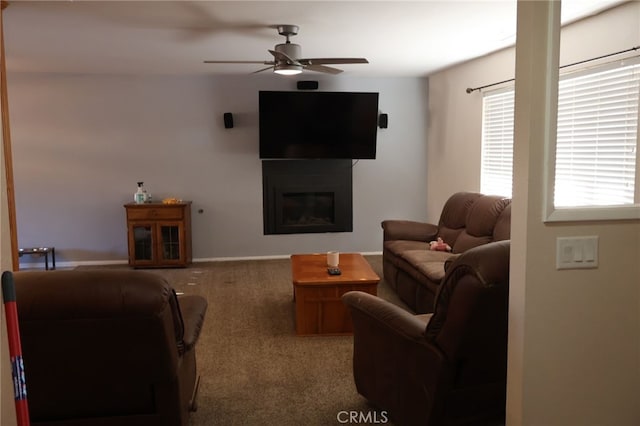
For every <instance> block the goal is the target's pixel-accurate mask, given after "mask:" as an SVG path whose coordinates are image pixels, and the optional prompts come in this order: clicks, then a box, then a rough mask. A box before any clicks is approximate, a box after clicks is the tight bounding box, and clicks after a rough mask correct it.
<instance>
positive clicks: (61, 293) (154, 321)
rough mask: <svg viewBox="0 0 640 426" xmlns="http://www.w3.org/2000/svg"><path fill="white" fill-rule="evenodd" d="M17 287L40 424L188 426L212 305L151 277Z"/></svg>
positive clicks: (53, 278)
mask: <svg viewBox="0 0 640 426" xmlns="http://www.w3.org/2000/svg"><path fill="white" fill-rule="evenodd" d="M14 280H15V287H16V301H17V308H18V317H19V323H20V335H21V340H22V352H23V359H24V366H25V376H26V384H27V394H28V405H29V413H30V418H31V424H33V425H47V426H53V425H55V426H72V425H73V426H98V425H101V426H106V425H109V426H124V425H131V426H134V425H135V426H147V425H148V426H152V425H153V426H164V425H166V426H184V425H187V423H188V416H189V411H190V410H192V409H194V408H195V397H196V394H197V388H198V376H197V372H196V355H195V345H196V342H197V340H198V336H199V334H200V330H201V328H202V324H203V321H204V317H205V313H206V309H207V301H206V299H204V298H203V297H201V296H194V295H189V296H187V295H185V296H176V294H175V292H174V291H173V289H172V288H171V287H170V286H169V284H168V283H167V281H166V280H165V279H164V278H162V277H160V276H159V275H156V274H153V273H151V272H143V271H115V270H91V271H64V270H62V271H48V272H17V273H15V274H14Z"/></svg>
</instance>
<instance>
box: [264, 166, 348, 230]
mask: <svg viewBox="0 0 640 426" xmlns="http://www.w3.org/2000/svg"><path fill="white" fill-rule="evenodd" d="M262 195H263V203H262V206H263V221H264V234H265V235H271V234H306V233H320V232H351V231H353V193H352V168H351V160H324V159H323V160H265V161H263V162H262Z"/></svg>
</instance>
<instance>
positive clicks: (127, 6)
mask: <svg viewBox="0 0 640 426" xmlns="http://www.w3.org/2000/svg"><path fill="white" fill-rule="evenodd" d="M619 3H621V1H620V0H564V1H563V2H562V21H563V23H567V22H571V21H574V20H576V19H580V18H582V17H585V16H588V15H590V14H594V13H597V12H599V11H602V10H604V9H606V8H608V7H611V6H612V5H615V4H619ZM516 7H517V3H516V1H515V0H510V1H507V0H499V1H454V0H440V1H435V0H432V1H410V2H403V1H313V2H310V1H295V0H294V1H199V2H192V1H79V0H75V1H73V0H67V1H42V2H33V1H21V0H17V1H10V4H9V6H8V7H7V8H6V9H5V10H4V35H5V49H6V55H7V68H8V70H9V71H10V72H62V73H125V74H149V73H156V74H250V73H251V72H253V71H255V70H258V69H261V68H264V65H259V64H241V65H218V64H204V63H203V60H205V59H209V60H250V61H270V60H272V59H273V57H272V56H271V55H270V54H269V53H268V52H267V49H273V48H274V46H275V45H276V44H278V43H282V42H284V38H283V37H282V36H280V35H279V34H278V32H277V30H276V29H274V26H275V25H278V24H294V25H298V26H299V27H300V31H299V34H298V35H297V36H295V37H293V38H292V42H293V43H297V44H299V45H301V46H302V56H303V57H305V58H310V57H311V58H313V57H316V58H317V57H364V58H367V59H368V60H369V62H370V63H369V64H352V65H340V66H337V67H339V68H341V69H343V70H344V71H345V74H346V75H353V76H424V75H428V74H430V73H432V72H434V71H436V70H439V69H443V68H446V67H447V66H450V65H452V64H455V63H459V62H463V61H465V60H468V59H471V58H475V57H478V56H482V55H484V54H486V53H489V52H492V51H495V50H498V49H501V48H503V47H506V46H509V45H512V44H513V43H514V41H515V32H516ZM266 72H268V71H266ZM307 72H308V73H309V75H317V74H316V73H314V72H311V71H307Z"/></svg>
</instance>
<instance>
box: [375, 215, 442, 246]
mask: <svg viewBox="0 0 640 426" xmlns="http://www.w3.org/2000/svg"><path fill="white" fill-rule="evenodd" d="M381 225H382V229H383V239H384V241H390V240H409V241H424V242H427V243H428V242H429V241H433V240H435V239H436V238H437V236H438V226H437V225H434V224H432V223H426V222H415V221H411V220H384V221H382V224H381Z"/></svg>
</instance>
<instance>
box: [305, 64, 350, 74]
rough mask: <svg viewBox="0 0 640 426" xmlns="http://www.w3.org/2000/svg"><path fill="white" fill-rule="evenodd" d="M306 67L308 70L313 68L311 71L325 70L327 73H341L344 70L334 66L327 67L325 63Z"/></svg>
mask: <svg viewBox="0 0 640 426" xmlns="http://www.w3.org/2000/svg"><path fill="white" fill-rule="evenodd" d="M304 69H306V70H311V71H317V72H323V73H326V74H340V73H341V72H342V70H339V69H338V68H333V67H326V66H324V65H315V64H312V65H305V67H304Z"/></svg>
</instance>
